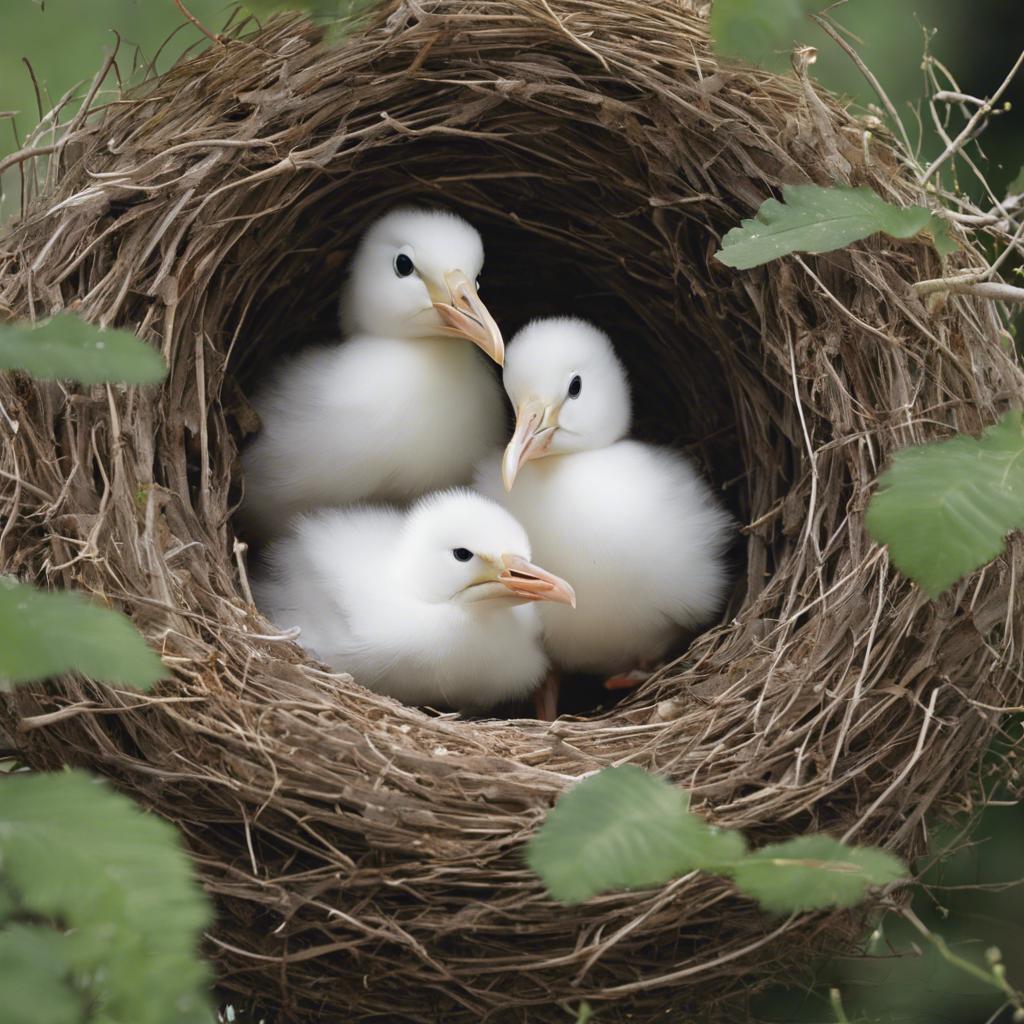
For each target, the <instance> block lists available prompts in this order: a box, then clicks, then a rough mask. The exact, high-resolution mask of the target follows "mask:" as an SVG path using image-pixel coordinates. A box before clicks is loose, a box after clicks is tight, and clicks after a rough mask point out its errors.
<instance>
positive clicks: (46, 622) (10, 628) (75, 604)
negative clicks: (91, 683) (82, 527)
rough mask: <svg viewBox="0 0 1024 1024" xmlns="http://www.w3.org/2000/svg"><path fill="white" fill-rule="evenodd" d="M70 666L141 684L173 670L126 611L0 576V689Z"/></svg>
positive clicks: (149, 683)
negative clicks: (165, 666) (151, 646)
mask: <svg viewBox="0 0 1024 1024" xmlns="http://www.w3.org/2000/svg"><path fill="white" fill-rule="evenodd" d="M70 671H77V672H81V673H82V674H83V675H86V676H89V677H90V678H91V679H94V680H96V681H97V682H104V683H122V684H124V685H126V686H134V687H137V688H139V689H149V687H151V686H152V685H153V684H154V683H156V682H158V681H159V680H161V679H163V678H165V677H166V675H167V672H166V670H165V669H164V667H163V664H162V663H161V661H160V659H159V658H158V657H157V656H156V654H155V653H154V652H153V651H152V650H150V648H149V647H148V646H147V645H146V642H145V641H144V640H143V639H142V637H140V636H139V634H138V633H136V632H135V628H134V627H133V626H132V624H131V621H130V620H129V619H128V618H127V617H126V616H124V615H122V614H121V613H120V612H116V611H112V610H111V609H108V608H101V607H99V606H98V605H95V604H92V603H91V602H89V601H87V600H85V598H83V597H81V596H80V595H78V594H74V593H70V592H67V591H43V590H36V588H35V587H30V586H28V584H25V583H19V582H18V581H17V580H13V579H11V578H10V577H9V576H0V690H3V689H5V688H7V684H11V683H27V682H33V681H35V680H40V679H48V678H50V677H51V676H57V675H61V674H62V673H64V672H70Z"/></svg>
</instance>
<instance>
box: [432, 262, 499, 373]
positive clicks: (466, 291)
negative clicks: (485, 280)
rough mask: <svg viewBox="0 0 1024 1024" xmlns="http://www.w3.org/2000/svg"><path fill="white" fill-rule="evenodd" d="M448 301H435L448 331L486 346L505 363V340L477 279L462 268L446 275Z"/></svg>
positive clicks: (486, 349) (496, 360)
mask: <svg viewBox="0 0 1024 1024" xmlns="http://www.w3.org/2000/svg"><path fill="white" fill-rule="evenodd" d="M444 283H445V286H446V287H447V289H448V301H447V302H435V303H434V309H436V310H437V314H438V316H439V317H440V318H441V322H442V323H443V324H444V331H445V333H446V334H451V335H454V336H455V337H458V338H467V339H468V340H469V341H471V342H473V344H474V345H478V346H479V347H480V348H482V349H483V350H484V352H486V353H487V354H488V355H489V356H490V357H491V358H492V359H493V360H494V361H495V362H496V363H497V364H498V365H499V366H504V365H505V342H504V341H503V340H502V337H501V331H500V330H499V329H498V325H497V324H496V323H495V322H494V317H492V316H491V314H490V313H489V312H488V311H487V307H486V306H485V305H484V304H483V303H482V302H481V301H480V296H479V295H478V294H477V291H476V287H475V286H474V285H473V282H472V281H470V279H469V278H468V277H466V275H465V274H464V273H463V272H462V271H461V270H449V271H448V273H447V274H445V275H444Z"/></svg>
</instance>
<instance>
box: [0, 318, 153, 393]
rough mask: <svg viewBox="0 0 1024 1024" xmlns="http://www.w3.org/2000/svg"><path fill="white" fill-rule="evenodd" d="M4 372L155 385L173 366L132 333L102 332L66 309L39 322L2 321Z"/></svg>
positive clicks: (1, 361) (1, 367)
mask: <svg viewBox="0 0 1024 1024" xmlns="http://www.w3.org/2000/svg"><path fill="white" fill-rule="evenodd" d="M0 370H25V371H26V372H28V373H30V374H32V376H33V377H36V378H37V379H40V380H64V379H68V378H74V379H75V380H77V381H79V382H80V383H82V384H99V383H102V382H104V381H121V382H123V383H125V384H155V383H157V382H159V381H161V380H163V379H164V377H165V376H166V374H167V365H166V364H165V363H164V361H163V358H162V357H161V355H160V353H159V352H157V351H156V350H155V349H154V348H152V346H150V345H147V344H146V343H145V342H144V341H140V340H139V339H138V338H136V337H135V335H134V334H131V333H129V332H128V331H101V330H99V329H98V328H96V327H94V326H93V325H92V324H89V323H87V322H86V321H85V320H81V319H79V318H78V317H76V316H72V315H70V314H68V313H62V314H60V315H58V316H55V317H53V318H52V319H51V320H47V321H45V322H44V323H41V324H38V325H30V324H3V323H0Z"/></svg>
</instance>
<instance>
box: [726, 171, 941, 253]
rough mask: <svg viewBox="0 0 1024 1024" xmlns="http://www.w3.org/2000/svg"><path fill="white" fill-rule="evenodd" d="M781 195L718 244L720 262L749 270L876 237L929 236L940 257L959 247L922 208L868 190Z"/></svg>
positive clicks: (795, 190)
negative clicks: (897, 203) (925, 233)
mask: <svg viewBox="0 0 1024 1024" xmlns="http://www.w3.org/2000/svg"><path fill="white" fill-rule="evenodd" d="M782 195H783V200H784V202H781V203H780V202H779V201H778V200H777V199H766V200H765V201H764V202H763V203H762V204H761V208H760V209H759V210H758V211H757V217H756V219H753V220H744V221H743V222H742V223H741V224H740V226H739V227H738V228H733V229H732V230H731V231H730V232H729V233H728V234H727V235H726V236H725V238H723V239H722V248H721V249H720V250H719V251H718V252H717V253H716V254H715V256H716V258H717V259H718V260H719V261H720V262H722V263H724V264H725V265H726V266H727V267H736V268H737V269H738V270H748V269H749V268H750V267H757V266H760V265H761V264H762V263H768V262H770V261H771V260H775V259H778V258H779V257H780V256H788V255H789V254H790V253H794V252H812V253H821V252H831V251H832V250H833V249H841V248H842V247H843V246H845V245H850V244H851V243H853V242H858V241H860V240H861V239H862V238H867V237H868V236H869V235H874V234H877V233H878V232H880V231H881V232H884V233H885V234H887V235H891V236H892V237H894V238H910V237H911V236H912V235H916V234H919V233H920V232H923V231H928V232H930V233H931V235H932V238H933V240H934V242H935V247H936V249H937V250H938V251H939V253H940V254H941V255H943V256H945V255H948V254H949V253H950V252H953V251H954V250H955V249H956V247H957V244H956V242H955V241H953V239H952V238H951V237H950V234H949V231H948V229H947V226H946V222H945V221H943V220H940V219H939V218H938V217H936V216H935V215H934V214H932V213H930V212H929V211H928V210H926V209H925V208H924V207H923V206H907V207H899V206H893V205H891V204H890V203H887V202H886V201H885V200H884V199H882V198H881V197H880V196H878V195H876V194H875V193H874V192H872V191H871V189H869V188H864V187H861V188H846V187H844V186H836V187H833V188H821V187H819V186H818V185H787V186H786V188H785V189H783V193H782Z"/></svg>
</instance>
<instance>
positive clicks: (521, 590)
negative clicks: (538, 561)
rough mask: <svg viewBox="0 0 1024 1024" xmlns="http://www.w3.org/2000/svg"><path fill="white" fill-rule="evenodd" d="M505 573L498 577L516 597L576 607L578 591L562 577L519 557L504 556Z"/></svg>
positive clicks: (502, 560) (502, 559)
mask: <svg viewBox="0 0 1024 1024" xmlns="http://www.w3.org/2000/svg"><path fill="white" fill-rule="evenodd" d="M501 562H502V565H504V566H505V571H504V572H503V573H502V574H501V575H500V576H499V577H498V582H499V583H501V584H503V585H504V586H505V587H506V588H507V589H508V590H510V591H511V592H512V593H513V594H515V595H516V597H525V598H526V599H527V600H530V601H554V602H556V603H557V604H567V605H569V607H570V608H575V607H576V591H575V590H573V589H572V587H571V586H569V584H568V583H566V581H565V580H563V579H562V578H561V577H560V576H556V575H555V574H554V573H550V572H548V571H547V570H546V569H542V568H541V567H540V566H539V565H534V564H533V563H532V562H528V561H527V560H526V559H525V558H520V557H519V556H518V555H502V556H501Z"/></svg>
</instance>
